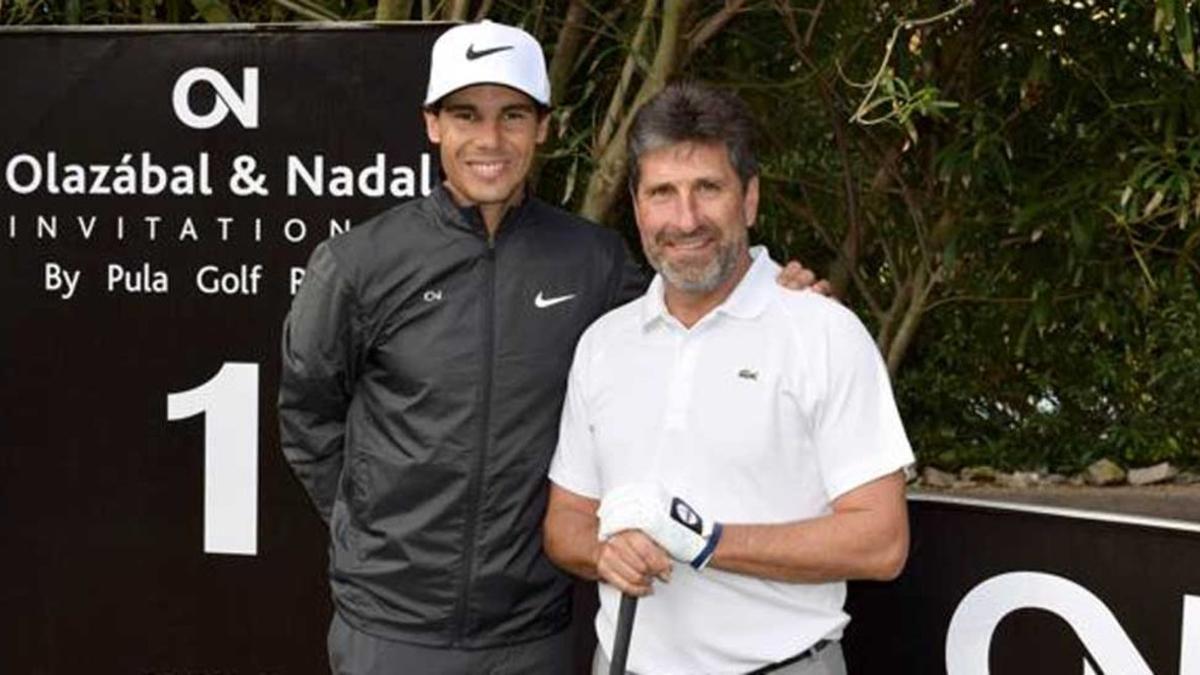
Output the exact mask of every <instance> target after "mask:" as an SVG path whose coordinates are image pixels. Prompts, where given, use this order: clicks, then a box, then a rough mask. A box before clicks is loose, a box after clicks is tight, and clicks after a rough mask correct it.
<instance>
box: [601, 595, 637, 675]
mask: <svg viewBox="0 0 1200 675" xmlns="http://www.w3.org/2000/svg"><path fill="white" fill-rule="evenodd" d="M637 601H638V599H637V596H633V595H626V594H624V593H622V594H621V610H620V612H618V614H617V635H616V637H615V638H614V639H613V653H612V663H611V665H610V666H609V668H608V675H625V661H626V660H627V659H628V658H629V638H630V637H631V636H632V635H633V616H634V614H635V613H636V612H637Z"/></svg>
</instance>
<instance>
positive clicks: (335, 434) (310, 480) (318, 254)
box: [279, 244, 358, 524]
mask: <svg viewBox="0 0 1200 675" xmlns="http://www.w3.org/2000/svg"><path fill="white" fill-rule="evenodd" d="M355 306H356V303H355V299H354V295H353V293H352V292H351V289H350V287H349V285H348V284H347V283H346V281H345V280H344V279H343V277H342V275H341V274H340V273H339V270H338V266H337V261H336V259H335V258H334V256H333V254H332V253H331V252H330V251H329V249H328V246H327V245H325V244H322V245H320V246H318V247H317V248H316V250H314V251H313V254H312V257H311V258H310V260H309V263H308V267H307V269H306V271H305V274H304V281H303V283H302V284H301V285H300V290H299V292H298V293H297V294H296V298H295V299H294V300H293V302H292V307H291V311H289V312H288V316H287V319H286V320H285V321H284V326H283V350H282V351H283V354H282V364H281V371H280V375H279V438H280V443H281V445H282V447H283V454H284V455H285V456H286V457H287V460H288V463H289V464H290V465H291V467H292V471H293V472H294V473H295V474H296V477H297V478H298V479H299V480H300V482H301V483H302V484H303V485H304V488H305V490H306V491H307V492H308V496H309V498H311V499H312V501H313V504H314V505H315V506H316V507H317V511H318V512H319V513H320V514H321V517H322V518H323V519H324V520H325V522H326V524H328V522H329V518H330V515H331V513H332V511H333V503H334V499H335V497H336V496H337V485H338V480H339V478H340V476H341V473H342V463H343V456H344V448H343V442H344V439H345V433H346V414H347V411H348V410H349V406H350V401H351V398H352V396H353V392H354V381H355V377H356V374H355V370H356V369H355V366H354V364H355V361H356V358H355V356H354V355H355V353H356V351H357V348H356V337H355V336H356V335H357V334H358V331H356V330H355V329H354V323H355V320H356V315H357V312H356V310H355Z"/></svg>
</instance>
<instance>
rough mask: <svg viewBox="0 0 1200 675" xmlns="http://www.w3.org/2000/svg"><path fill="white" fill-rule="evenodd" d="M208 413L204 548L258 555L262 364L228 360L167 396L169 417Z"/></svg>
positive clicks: (169, 418)
mask: <svg viewBox="0 0 1200 675" xmlns="http://www.w3.org/2000/svg"><path fill="white" fill-rule="evenodd" d="M201 413H204V552H205V553H231V554H234V555H255V554H257V553H258V364H257V363H225V364H222V366H221V370H219V371H218V372H217V374H216V375H214V376H213V378H212V379H210V380H209V381H208V382H205V383H204V384H202V385H200V386H199V387H196V388H194V389H189V390H187V391H181V392H177V393H174V394H167V419H168V420H171V421H175V420H182V419H187V418H189V417H192V416H194V415H199V414H201Z"/></svg>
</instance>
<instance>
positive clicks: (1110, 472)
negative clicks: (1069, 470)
mask: <svg viewBox="0 0 1200 675" xmlns="http://www.w3.org/2000/svg"><path fill="white" fill-rule="evenodd" d="M1083 479H1084V480H1085V481H1087V484H1088V485H1097V486H1099V485H1118V484H1120V483H1124V482H1125V469H1122V468H1121V467H1120V466H1118V465H1117V463H1116V462H1114V461H1112V460H1111V459H1108V458H1105V459H1101V460H1097V461H1095V462H1093V463H1092V464H1091V466H1089V467H1088V468H1087V469H1085V470H1084V472H1083Z"/></svg>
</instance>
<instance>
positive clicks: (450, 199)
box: [429, 183, 534, 237]
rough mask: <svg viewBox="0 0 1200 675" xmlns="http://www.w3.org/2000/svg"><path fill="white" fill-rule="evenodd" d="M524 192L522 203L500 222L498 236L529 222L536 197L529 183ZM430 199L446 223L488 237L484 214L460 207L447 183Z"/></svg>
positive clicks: (474, 207) (440, 184)
mask: <svg viewBox="0 0 1200 675" xmlns="http://www.w3.org/2000/svg"><path fill="white" fill-rule="evenodd" d="M522 190H523V194H522V196H521V201H519V202H517V204H516V205H515V206H513V207H512V208H511V209H509V210H508V212H507V213H505V214H504V218H503V219H502V220H501V221H500V227H499V228H497V230H496V235H497V236H499V235H500V233H501V232H504V231H505V230H511V229H513V228H514V227H516V226H518V225H520V224H522V223H524V222H525V221H527V220H528V218H527V217H526V216H527V215H528V213H529V212H530V210H531V208H532V205H533V201H534V197H533V193H532V191H531V190H530V189H529V184H528V183H526V185H525V187H524V188H522ZM429 198H430V199H432V200H433V202H434V204H436V205H437V208H438V211H439V212H441V214H442V215H443V216H444V217H445V221H446V222H447V223H449V224H450V225H452V226H453V227H455V228H456V229H459V230H464V231H466V232H472V233H474V234H477V235H479V236H481V237H486V236H487V228H486V227H484V225H483V214H482V213H480V212H479V207H476V206H459V205H458V202H456V201H454V195H452V194H450V190H449V189H447V188H446V184H445V183H439V184H438V186H437V187H436V188H434V189H433V192H431V193H430V194H429Z"/></svg>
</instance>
